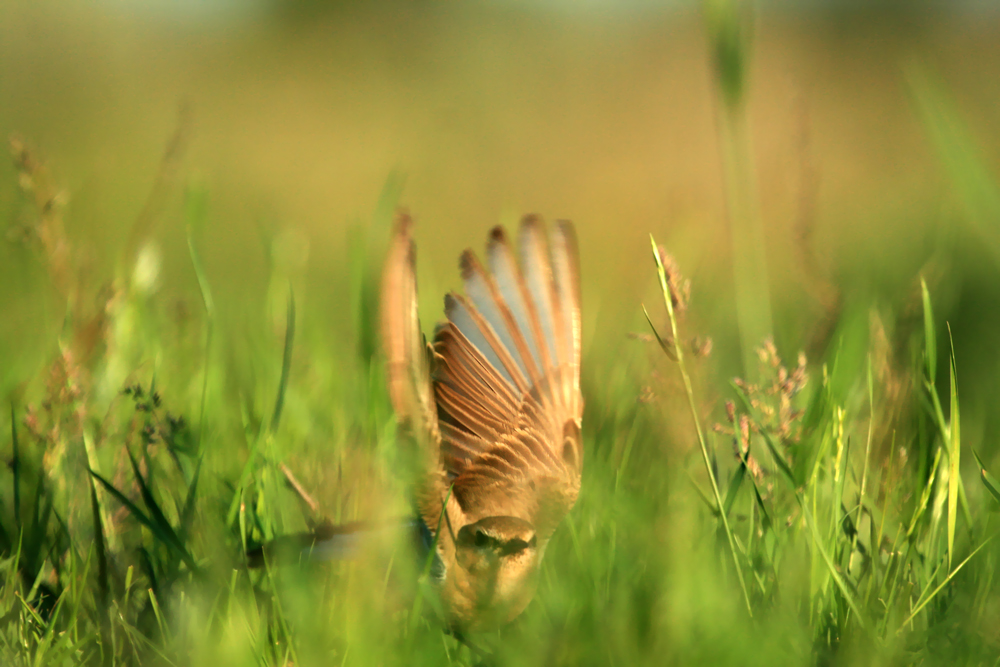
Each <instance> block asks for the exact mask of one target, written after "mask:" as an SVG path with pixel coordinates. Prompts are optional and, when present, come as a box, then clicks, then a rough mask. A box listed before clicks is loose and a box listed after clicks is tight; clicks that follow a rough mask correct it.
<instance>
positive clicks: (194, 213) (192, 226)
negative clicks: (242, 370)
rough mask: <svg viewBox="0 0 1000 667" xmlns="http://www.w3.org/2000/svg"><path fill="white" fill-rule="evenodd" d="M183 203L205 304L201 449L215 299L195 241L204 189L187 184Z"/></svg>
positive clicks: (198, 444)
mask: <svg viewBox="0 0 1000 667" xmlns="http://www.w3.org/2000/svg"><path fill="white" fill-rule="evenodd" d="M185 203H186V217H187V228H186V236H187V246H188V256H189V257H190V258H191V266H192V268H193V269H194V275H195V278H196V279H197V281H198V291H199V293H200V294H201V302H202V305H204V307H205V359H204V361H203V362H202V366H203V371H202V372H203V376H202V380H201V408H200V411H199V412H200V414H199V415H198V436H197V442H196V445H195V448H196V449H195V451H198V452H200V451H201V441H202V436H203V434H204V433H205V411H206V409H207V407H208V369H209V359H210V355H211V350H212V338H213V335H214V332H215V300H214V299H213V298H212V289H211V287H210V286H209V284H208V276H207V274H206V273H205V267H204V265H203V264H202V262H201V256H200V255H199V253H198V247H197V245H196V244H195V235H196V234H197V233H198V232H199V231H200V230H201V229H202V228H203V227H204V225H205V220H206V217H207V216H206V208H207V206H206V194H205V191H204V190H202V189H201V188H188V196H187V200H186V202H185Z"/></svg>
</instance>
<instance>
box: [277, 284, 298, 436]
mask: <svg viewBox="0 0 1000 667" xmlns="http://www.w3.org/2000/svg"><path fill="white" fill-rule="evenodd" d="M294 342H295V292H293V291H292V286H291V285H289V286H288V309H287V310H286V311H285V348H284V351H283V353H282V355H281V379H280V380H279V381H278V395H277V396H276V397H275V399H274V414H273V415H272V416H271V433H274V432H275V431H277V430H278V423H279V422H280V421H281V409H282V408H283V407H284V405H285V390H286V389H287V388H288V375H289V373H290V372H291V369H292V345H293V343H294Z"/></svg>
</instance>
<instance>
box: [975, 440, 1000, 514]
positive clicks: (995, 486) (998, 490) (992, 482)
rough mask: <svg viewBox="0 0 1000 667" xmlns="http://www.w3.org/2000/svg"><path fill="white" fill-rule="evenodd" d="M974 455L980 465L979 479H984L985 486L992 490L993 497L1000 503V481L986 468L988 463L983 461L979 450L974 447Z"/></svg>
mask: <svg viewBox="0 0 1000 667" xmlns="http://www.w3.org/2000/svg"><path fill="white" fill-rule="evenodd" d="M972 455H973V456H975V457H976V463H977V464H978V465H979V479H980V480H982V482H983V486H985V487H986V490H987V491H989V492H990V495H991V496H993V499H994V500H996V501H997V502H998V503H1000V481H997V478H996V477H994V476H993V475H991V474H990V473H989V471H988V470H987V469H986V465H985V464H984V463H983V459H982V458H980V456H979V452H977V451H976V450H974V449H973V450H972Z"/></svg>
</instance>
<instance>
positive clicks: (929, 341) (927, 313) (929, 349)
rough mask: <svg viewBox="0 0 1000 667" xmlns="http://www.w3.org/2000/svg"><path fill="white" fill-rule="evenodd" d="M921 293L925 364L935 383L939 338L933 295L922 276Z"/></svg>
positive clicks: (929, 376)
mask: <svg viewBox="0 0 1000 667" xmlns="http://www.w3.org/2000/svg"><path fill="white" fill-rule="evenodd" d="M920 294H921V296H922V298H923V302H924V366H925V368H926V370H927V378H928V380H930V382H931V384H934V382H935V379H936V377H937V338H936V337H935V335H934V311H933V310H932V309H931V295H930V293H929V292H928V291H927V283H926V282H925V281H924V278H923V276H921V277H920Z"/></svg>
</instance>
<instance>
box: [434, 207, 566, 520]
mask: <svg viewBox="0 0 1000 667" xmlns="http://www.w3.org/2000/svg"><path fill="white" fill-rule="evenodd" d="M518 249H519V255H520V260H521V261H520V266H518V263H517V262H516V261H515V259H514V255H513V253H512V251H511V249H510V245H509V244H508V242H507V239H506V237H505V235H504V232H503V230H502V228H499V227H497V228H496V229H494V230H493V232H492V233H491V235H490V240H489V243H488V246H487V257H488V261H489V266H490V271H489V272H487V271H486V270H485V269H484V268H483V266H482V265H481V264H480V263H479V261H478V260H477V259H476V257H475V255H474V254H473V253H472V252H471V251H466V252H465V253H463V254H462V258H461V269H462V277H463V279H464V282H465V296H460V295H456V294H450V295H448V296H447V297H446V299H445V312H446V314H447V316H448V321H447V322H446V323H444V324H442V325H441V326H439V327H438V330H437V333H436V335H435V340H434V369H433V373H432V377H433V383H434V393H435V398H436V402H437V409H438V419H439V422H438V423H439V431H440V434H441V461H442V464H443V466H444V470H445V472H446V473H447V476H448V478H449V479H450V480H451V482H452V484H453V493H454V495H455V497H456V499H457V501H458V503H459V504H460V505H461V507H462V510H463V511H464V512H465V514H466V516H467V517H468V518H469V520H473V521H474V520H477V519H478V518H480V517H483V516H503V515H508V516H518V517H519V518H523V519H525V520H528V521H531V522H533V523H535V525H536V528H537V529H538V530H539V532H547V531H548V530H549V529H550V528H551V529H554V528H555V524H557V523H558V522H559V520H561V518H562V516H563V515H564V514H565V513H566V512H568V511H569V509H570V507H572V505H573V503H574V502H575V500H576V495H577V492H578V490H579V483H580V471H581V468H582V464H583V449H582V446H581V442H580V418H581V415H582V411H583V400H582V398H581V396H580V296H579V295H580V290H579V277H578V276H579V274H578V260H577V249H576V239H575V235H574V231H573V227H572V225H571V224H570V223H568V222H563V223H559V224H557V225H556V226H555V227H554V229H553V230H552V233H551V244H549V242H548V240H547V239H546V234H545V230H544V228H543V227H542V225H541V224H540V222H539V221H538V220H537V219H536V218H533V217H529V218H525V220H524V221H523V222H522V224H521V231H520V238H519V243H518Z"/></svg>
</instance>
